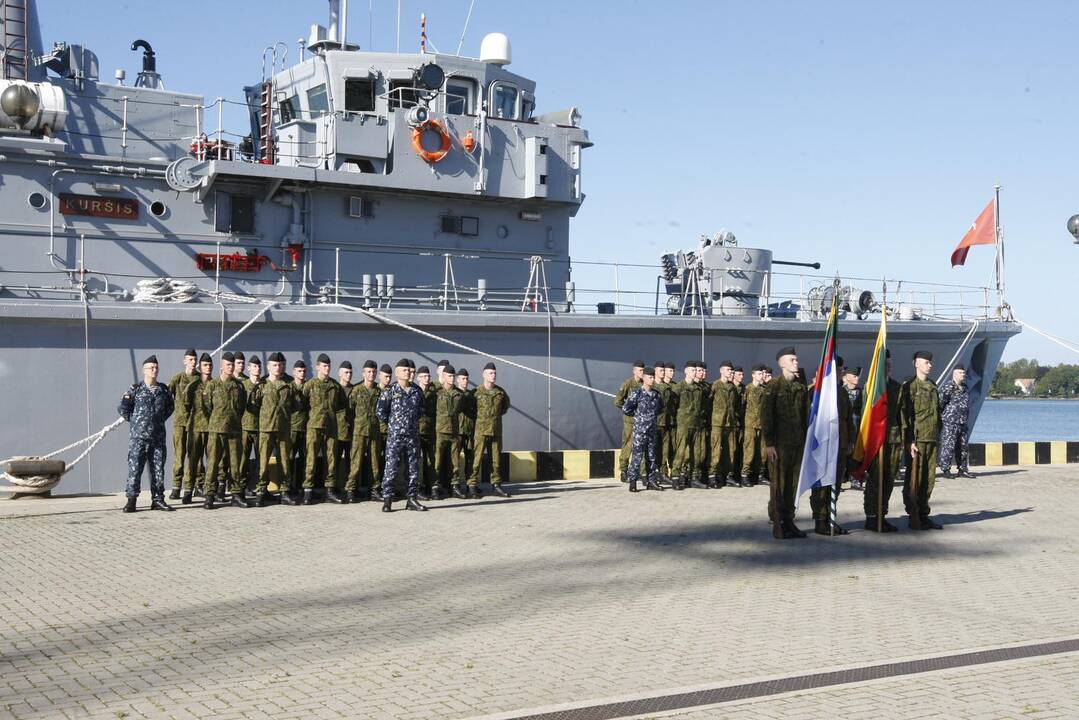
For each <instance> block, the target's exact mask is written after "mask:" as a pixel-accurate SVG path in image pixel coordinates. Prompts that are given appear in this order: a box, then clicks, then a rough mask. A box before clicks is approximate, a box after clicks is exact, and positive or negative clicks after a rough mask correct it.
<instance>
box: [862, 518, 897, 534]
mask: <svg viewBox="0 0 1079 720" xmlns="http://www.w3.org/2000/svg"><path fill="white" fill-rule="evenodd" d="M865 529H866V530H872V531H873V532H878V530H877V518H876V517H875V516H873V515H867V516H866V518H865ZM895 530H896V528H895V525H892V524H891V523H890V522H888V521H887V520H884V521H883V522H881V524H880V530H879V532H886V533H890V532H895Z"/></svg>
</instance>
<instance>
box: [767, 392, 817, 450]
mask: <svg viewBox="0 0 1079 720" xmlns="http://www.w3.org/2000/svg"><path fill="white" fill-rule="evenodd" d="M809 402H810V400H809V392H808V390H807V388H806V386H805V385H803V384H802V383H801V382H800V381H799V380H797V379H795V380H788V379H787V378H785V377H784V376H783V375H782V374H780V375H777V376H775V377H774V378H772V381H771V382H770V383H768V391H767V392H765V393H764V396H763V401H762V402H761V435H762V436H763V437H764V444H765V445H766V446H768V447H781V448H794V449H797V448H801V447H802V446H803V445H805V439H806V428H807V427H808V424H809Z"/></svg>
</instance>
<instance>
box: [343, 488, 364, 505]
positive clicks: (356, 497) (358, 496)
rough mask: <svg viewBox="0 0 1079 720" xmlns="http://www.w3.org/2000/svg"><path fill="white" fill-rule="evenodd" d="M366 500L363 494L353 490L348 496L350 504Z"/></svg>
mask: <svg viewBox="0 0 1079 720" xmlns="http://www.w3.org/2000/svg"><path fill="white" fill-rule="evenodd" d="M366 499H367V498H366V497H364V494H363V493H362V492H361V491H359V490H353V491H352V493H351V494H350V495H349V496H348V501H349V502H350V503H360V502H363V501H364V500H366Z"/></svg>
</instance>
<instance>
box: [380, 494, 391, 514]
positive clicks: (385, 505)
mask: <svg viewBox="0 0 1079 720" xmlns="http://www.w3.org/2000/svg"><path fill="white" fill-rule="evenodd" d="M382 512H393V496H392V495H388V496H387V497H386V498H385V499H384V500H383V501H382Z"/></svg>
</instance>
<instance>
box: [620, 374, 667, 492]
mask: <svg viewBox="0 0 1079 720" xmlns="http://www.w3.org/2000/svg"><path fill="white" fill-rule="evenodd" d="M655 381H656V371H655V368H650V367H646V368H644V371H643V374H642V376H641V386H640V387H639V388H635V389H633V390H631V391H630V393H629V395H628V396H627V397H626V401H625V402H624V403H623V404H622V413H623V414H625V415H626V417H631V418H633V437H632V438H631V441H630V445H631V447H632V456H631V457H630V461H629V467H628V468H627V470H626V477H627V479H628V481H629V491H630V492H637V478H638V477H639V476H640V473H641V461H642V460H643V461H644V462H645V463H646V465H645V467H646V469H647V473H648V474H647V475H645V480H644V486H645V487H646V488H648V489H649V490H662V489H663V488H662V487H661V486H660V484H659V458H658V456H657V451H656V428H657V422H658V420H657V419H658V417H659V415H660V414H661V413H662V412H663V398H662V397H661V396H660V394H659V392H657V391H656V389H655V387H654V386H655Z"/></svg>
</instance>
